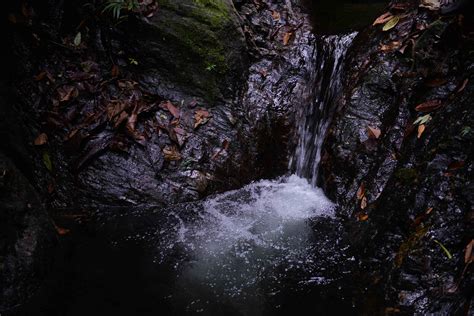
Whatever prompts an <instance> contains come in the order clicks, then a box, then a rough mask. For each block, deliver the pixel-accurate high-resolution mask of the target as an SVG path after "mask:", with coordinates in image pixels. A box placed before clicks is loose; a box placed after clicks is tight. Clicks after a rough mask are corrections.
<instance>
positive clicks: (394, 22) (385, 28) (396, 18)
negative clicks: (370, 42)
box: [382, 15, 400, 32]
mask: <svg viewBox="0 0 474 316" xmlns="http://www.w3.org/2000/svg"><path fill="white" fill-rule="evenodd" d="M399 21H400V16H398V15H395V16H394V17H393V18H391V19H390V20H389V21H388V22H387V23H385V25H384V26H383V28H382V31H384V32H386V31H389V30H391V29H393V28H394V27H395V26H396V25H397V24H398V22H399Z"/></svg>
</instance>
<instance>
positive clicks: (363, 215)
mask: <svg viewBox="0 0 474 316" xmlns="http://www.w3.org/2000/svg"><path fill="white" fill-rule="evenodd" d="M357 219H358V220H359V221H360V222H365V221H366V220H368V219H369V215H367V214H366V213H362V212H359V213H357Z"/></svg>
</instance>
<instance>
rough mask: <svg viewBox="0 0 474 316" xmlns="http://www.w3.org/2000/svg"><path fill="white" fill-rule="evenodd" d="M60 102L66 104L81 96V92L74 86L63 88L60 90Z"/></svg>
mask: <svg viewBox="0 0 474 316" xmlns="http://www.w3.org/2000/svg"><path fill="white" fill-rule="evenodd" d="M57 91H58V95H59V101H60V102H65V101H69V100H70V99H72V98H75V97H77V96H78V95H79V90H77V88H76V87H74V86H67V85H66V86H62V87H59V88H58V90H57Z"/></svg>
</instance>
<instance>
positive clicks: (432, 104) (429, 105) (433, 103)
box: [415, 99, 443, 113]
mask: <svg viewBox="0 0 474 316" xmlns="http://www.w3.org/2000/svg"><path fill="white" fill-rule="evenodd" d="M442 105H443V101H441V100H439V99H434V100H429V101H426V102H423V103H421V104H418V105H417V106H416V107H415V110H416V111H418V112H423V113H430V112H433V111H435V110H437V109H439V108H440V107H441V106H442Z"/></svg>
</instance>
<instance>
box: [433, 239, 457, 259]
mask: <svg viewBox="0 0 474 316" xmlns="http://www.w3.org/2000/svg"><path fill="white" fill-rule="evenodd" d="M434 242H435V243H437V244H438V246H440V248H441V249H442V250H443V252H444V254H445V255H446V257H448V259H452V258H453V255H452V254H451V252H449V250H448V248H446V247H445V246H444V245H443V244H442V243H441V242H440V241H438V240H436V239H435V240H434Z"/></svg>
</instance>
